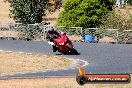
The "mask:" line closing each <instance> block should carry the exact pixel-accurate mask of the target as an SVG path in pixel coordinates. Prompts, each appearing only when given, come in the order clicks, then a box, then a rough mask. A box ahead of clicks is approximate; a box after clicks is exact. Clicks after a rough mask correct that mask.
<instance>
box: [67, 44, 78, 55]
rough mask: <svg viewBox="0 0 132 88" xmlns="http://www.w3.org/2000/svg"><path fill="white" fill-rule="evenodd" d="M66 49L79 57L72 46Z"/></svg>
mask: <svg viewBox="0 0 132 88" xmlns="http://www.w3.org/2000/svg"><path fill="white" fill-rule="evenodd" d="M68 48H69V49H70V53H71V54H74V55H79V53H78V52H77V50H76V49H74V48H73V47H72V46H70V45H68Z"/></svg>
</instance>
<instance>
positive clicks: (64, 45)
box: [49, 33, 79, 55]
mask: <svg viewBox="0 0 132 88" xmlns="http://www.w3.org/2000/svg"><path fill="white" fill-rule="evenodd" d="M49 44H51V45H53V44H55V45H56V48H57V51H58V52H60V53H62V54H75V55H78V54H79V53H78V52H77V51H76V49H74V47H73V44H72V42H71V41H70V40H69V38H68V37H67V36H66V33H59V36H58V37H54V38H53V42H49Z"/></svg>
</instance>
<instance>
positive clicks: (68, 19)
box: [56, 0, 114, 28]
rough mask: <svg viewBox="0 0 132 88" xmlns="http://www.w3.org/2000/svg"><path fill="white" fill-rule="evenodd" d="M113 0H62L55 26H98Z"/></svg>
mask: <svg viewBox="0 0 132 88" xmlns="http://www.w3.org/2000/svg"><path fill="white" fill-rule="evenodd" d="M113 4H114V0H64V3H63V5H62V7H63V9H64V10H63V11H62V12H61V13H60V15H59V17H58V19H57V23H56V25H57V26H78V27H85V28H87V27H98V26H99V25H100V24H101V19H102V17H104V15H106V14H107V12H109V11H111V10H112V6H113Z"/></svg>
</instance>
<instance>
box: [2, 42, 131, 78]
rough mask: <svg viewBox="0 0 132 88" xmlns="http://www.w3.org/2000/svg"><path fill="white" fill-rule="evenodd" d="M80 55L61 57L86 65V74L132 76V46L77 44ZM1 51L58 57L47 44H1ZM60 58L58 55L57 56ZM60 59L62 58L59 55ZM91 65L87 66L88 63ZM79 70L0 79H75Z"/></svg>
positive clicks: (10, 76)
mask: <svg viewBox="0 0 132 88" xmlns="http://www.w3.org/2000/svg"><path fill="white" fill-rule="evenodd" d="M74 46H75V48H76V49H77V51H78V52H79V53H80V55H62V56H64V57H67V58H73V59H74V60H76V61H78V63H81V64H85V65H86V66H84V67H83V68H84V69H85V70H86V72H87V73H99V74H105V73H117V74H118V73H132V45H131V44H101V43H82V42H74ZM0 50H5V51H9V50H10V51H15V52H27V53H34V54H47V55H51V54H52V55H56V54H58V53H53V52H52V50H51V46H50V45H49V44H48V43H47V42H46V41H39V42H38V41H22V40H8V41H7V40H0ZM58 56H59V54H58ZM60 56H61V55H60ZM79 60H81V61H79ZM86 62H88V64H87V63H86ZM75 74H76V68H75V67H74V66H72V67H71V68H65V69H61V70H43V71H33V72H23V73H16V74H9V75H8V74H0V79H7V78H34V77H46V76H72V75H75Z"/></svg>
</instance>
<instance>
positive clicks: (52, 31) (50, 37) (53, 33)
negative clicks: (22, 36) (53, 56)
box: [46, 27, 59, 52]
mask: <svg viewBox="0 0 132 88" xmlns="http://www.w3.org/2000/svg"><path fill="white" fill-rule="evenodd" d="M55 37H56V38H57V37H59V33H58V32H57V31H56V30H55V29H54V27H50V28H49V30H48V32H47V36H46V39H48V40H49V41H50V42H53V38H55ZM52 49H53V52H56V51H57V46H56V45H55V44H53V45H52Z"/></svg>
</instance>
